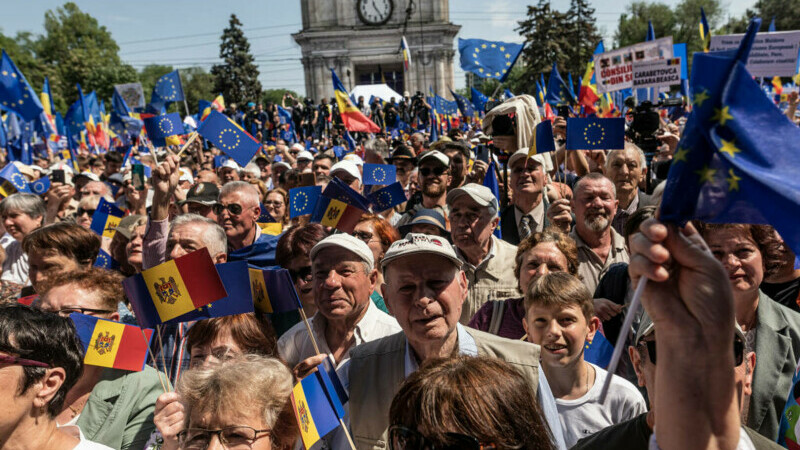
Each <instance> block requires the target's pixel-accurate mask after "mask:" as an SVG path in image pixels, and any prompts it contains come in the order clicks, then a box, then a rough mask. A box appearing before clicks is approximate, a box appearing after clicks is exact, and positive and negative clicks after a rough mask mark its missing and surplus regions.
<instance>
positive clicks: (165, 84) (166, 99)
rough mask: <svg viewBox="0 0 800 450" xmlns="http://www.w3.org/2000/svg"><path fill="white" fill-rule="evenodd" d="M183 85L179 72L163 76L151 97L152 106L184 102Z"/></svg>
mask: <svg viewBox="0 0 800 450" xmlns="http://www.w3.org/2000/svg"><path fill="white" fill-rule="evenodd" d="M183 99H184V97H183V85H182V84H181V76H180V74H179V73H178V71H177V70H174V71H172V72H170V73H168V74H166V75H162V76H161V77H159V78H158V80H157V81H156V85H155V86H153V95H152V96H151V97H150V103H152V104H154V105H155V104H167V103H170V102H181V101H183Z"/></svg>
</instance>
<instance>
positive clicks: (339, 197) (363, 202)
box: [311, 178, 369, 233]
mask: <svg viewBox="0 0 800 450" xmlns="http://www.w3.org/2000/svg"><path fill="white" fill-rule="evenodd" d="M368 209H369V201H368V200H367V199H366V198H364V196H362V195H361V194H359V193H358V192H356V191H354V190H353V189H352V188H350V187H349V186H347V185H346V184H344V182H342V181H341V180H339V179H338V178H334V179H332V180H331V181H330V183H328V186H327V187H326V188H325V190H324V191H323V192H322V195H321V196H320V197H319V200H318V201H317V205H316V206H315V207H314V213H313V214H312V215H311V222H318V223H321V224H322V225H325V226H328V227H333V228H336V229H337V230H339V231H343V232H345V233H350V232H351V231H353V229H355V226H356V224H357V223H358V220H359V219H360V218H361V215H362V214H364V213H365V212H367V210H368Z"/></svg>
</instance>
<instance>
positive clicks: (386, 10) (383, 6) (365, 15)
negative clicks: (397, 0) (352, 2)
mask: <svg viewBox="0 0 800 450" xmlns="http://www.w3.org/2000/svg"><path fill="white" fill-rule="evenodd" d="M356 9H357V10H358V17H359V18H360V19H361V21H362V22H364V23H365V24H367V25H383V24H384V23H386V22H387V21H388V20H389V18H390V17H392V12H394V1H393V0H358V3H357V4H356Z"/></svg>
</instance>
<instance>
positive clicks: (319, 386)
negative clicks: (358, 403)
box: [290, 364, 344, 450]
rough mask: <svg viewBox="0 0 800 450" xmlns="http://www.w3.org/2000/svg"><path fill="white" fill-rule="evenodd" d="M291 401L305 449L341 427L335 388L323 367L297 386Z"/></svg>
mask: <svg viewBox="0 0 800 450" xmlns="http://www.w3.org/2000/svg"><path fill="white" fill-rule="evenodd" d="M290 398H291V401H292V406H293V409H294V414H295V418H296V419H297V425H298V427H300V436H301V438H302V440H303V447H304V448H305V449H306V450H308V449H309V448H311V446H312V445H314V444H316V443H317V442H318V441H319V440H320V439H321V438H322V437H324V436H325V435H326V434H328V433H330V432H331V431H333V430H334V429H336V428H337V427H339V424H340V423H339V419H341V418H342V417H344V408H343V407H342V403H341V401H340V400H339V398H338V396H337V395H336V389H335V387H334V386H333V384H332V383H331V381H330V379H329V378H328V372H327V371H326V370H325V367H324V366H323V365H321V364H320V365H319V366H317V370H316V371H315V372H314V373H312V374H311V375H309V376H307V377H305V378H303V379H302V380H300V382H299V383H297V384H296V385H295V386H294V389H292V394H291V397H290Z"/></svg>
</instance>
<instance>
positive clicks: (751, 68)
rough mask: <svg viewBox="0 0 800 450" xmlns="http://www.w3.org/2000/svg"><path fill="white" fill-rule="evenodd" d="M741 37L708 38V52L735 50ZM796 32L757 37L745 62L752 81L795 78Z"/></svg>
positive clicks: (798, 33)
mask: <svg viewBox="0 0 800 450" xmlns="http://www.w3.org/2000/svg"><path fill="white" fill-rule="evenodd" d="M742 36H744V35H743V34H728V35H720V36H711V51H720V50H735V49H737V48H739V43H740V42H741V41H742ZM798 50H800V31H797V30H795V31H777V32H774V33H758V34H757V35H756V38H755V40H754V41H753V47H752V48H751V49H750V56H749V57H748V59H747V71H748V72H750V75H752V76H754V77H769V78H772V77H774V76H779V77H791V76H793V75H795V74H797V52H798Z"/></svg>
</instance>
